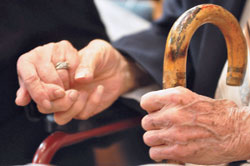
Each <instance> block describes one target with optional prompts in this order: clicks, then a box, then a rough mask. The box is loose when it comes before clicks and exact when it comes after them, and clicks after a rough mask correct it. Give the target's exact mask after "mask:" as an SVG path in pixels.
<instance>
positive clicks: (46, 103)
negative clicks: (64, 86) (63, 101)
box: [42, 99, 52, 110]
mask: <svg viewBox="0 0 250 166" xmlns="http://www.w3.org/2000/svg"><path fill="white" fill-rule="evenodd" d="M42 106H43V108H44V109H46V110H50V109H51V108H52V104H51V103H50V101H49V100H47V99H45V100H43V102H42Z"/></svg>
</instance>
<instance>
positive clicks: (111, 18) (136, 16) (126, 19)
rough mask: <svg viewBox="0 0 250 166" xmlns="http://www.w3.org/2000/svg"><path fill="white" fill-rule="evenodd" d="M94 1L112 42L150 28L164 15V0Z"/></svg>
mask: <svg viewBox="0 0 250 166" xmlns="http://www.w3.org/2000/svg"><path fill="white" fill-rule="evenodd" d="M94 1H95V3H96V6H97V8H98V10H99V13H100V16H101V18H102V20H103V22H104V24H105V26H106V29H107V33H108V34H109V37H110V39H111V40H112V41H114V40H117V39H119V38H120V37H122V36H124V35H128V34H132V33H136V32H138V31H142V30H144V29H147V28H149V26H150V22H151V21H153V20H156V19H158V18H160V16H161V13H162V7H161V6H162V5H161V4H162V1H163V0H94ZM121 18H122V19H121Z"/></svg>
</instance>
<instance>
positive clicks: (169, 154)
mask: <svg viewBox="0 0 250 166" xmlns="http://www.w3.org/2000/svg"><path fill="white" fill-rule="evenodd" d="M176 146H177V145H175V146H168V145H160V146H154V147H151V148H150V149H149V156H150V158H151V159H153V160H155V161H162V160H169V159H171V160H175V159H176V157H175V156H174V153H173V152H174V151H175V149H176Z"/></svg>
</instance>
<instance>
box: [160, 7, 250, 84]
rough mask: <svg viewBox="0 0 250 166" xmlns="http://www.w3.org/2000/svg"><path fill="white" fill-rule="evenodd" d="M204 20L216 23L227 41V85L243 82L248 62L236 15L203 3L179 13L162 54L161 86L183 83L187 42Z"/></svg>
mask: <svg viewBox="0 0 250 166" xmlns="http://www.w3.org/2000/svg"><path fill="white" fill-rule="evenodd" d="M205 23H212V24H214V25H216V26H217V27H218V28H219V29H220V30H221V32H222V33H223V35H224V38H225V40H226V45H227V54H228V71H227V84H228V85H234V86H236V85H241V84H242V82H243V78H244V74H245V70H246V63H247V45H246V41H245V38H244V35H243V33H242V30H241V27H240V25H239V24H238V21H237V20H236V18H235V17H234V16H233V15H232V14H231V13H230V12H228V11H227V10H225V9H224V8H222V7H220V6H217V5H212V4H203V5H199V6H196V7H193V8H191V9H189V10H188V11H186V12H185V13H184V14H182V15H181V16H180V17H179V19H178V20H177V21H176V22H175V23H174V25H173V27H172V28H171V30H170V32H169V35H168V38H167V43H166V49H165V55H164V74H163V88H170V87H175V86H186V61H187V50H188V46H189V42H190V40H191V38H192V36H193V34H194V32H195V31H196V30H197V29H198V28H199V27H200V26H201V25H203V24H205Z"/></svg>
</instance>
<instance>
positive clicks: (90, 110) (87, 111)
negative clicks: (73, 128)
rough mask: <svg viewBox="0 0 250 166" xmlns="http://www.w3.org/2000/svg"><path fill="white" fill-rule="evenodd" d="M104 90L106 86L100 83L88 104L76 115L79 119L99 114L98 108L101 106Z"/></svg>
mask: <svg viewBox="0 0 250 166" xmlns="http://www.w3.org/2000/svg"><path fill="white" fill-rule="evenodd" d="M103 91H104V87H103V86H102V85H99V86H98V87H97V88H96V89H95V91H94V92H93V93H92V94H91V96H90V97H89V99H88V101H87V105H86V107H85V108H84V110H82V111H81V113H80V114H78V115H77V116H76V118H77V119H82V120H84V119H88V118H89V117H91V116H93V115H95V114H97V113H98V112H99V111H100V110H99V109H98V108H99V106H100V101H101V97H102V94H103Z"/></svg>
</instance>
